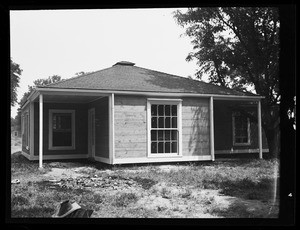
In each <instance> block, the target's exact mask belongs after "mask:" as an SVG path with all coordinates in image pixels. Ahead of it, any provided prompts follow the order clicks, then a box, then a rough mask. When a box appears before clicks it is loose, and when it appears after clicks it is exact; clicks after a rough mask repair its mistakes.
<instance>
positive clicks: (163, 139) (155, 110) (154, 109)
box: [150, 102, 179, 155]
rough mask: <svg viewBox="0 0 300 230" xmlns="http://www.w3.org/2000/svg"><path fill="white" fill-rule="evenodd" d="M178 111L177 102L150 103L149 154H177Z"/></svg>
mask: <svg viewBox="0 0 300 230" xmlns="http://www.w3.org/2000/svg"><path fill="white" fill-rule="evenodd" d="M178 112H179V109H178V103H168V102H165V103H156V102H153V103H150V122H151V123H150V154H151V155H159V154H164V155H169V154H177V155H178V154H179V124H178V123H179V120H178ZM175 133H176V135H175Z"/></svg>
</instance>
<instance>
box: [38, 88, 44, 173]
mask: <svg viewBox="0 0 300 230" xmlns="http://www.w3.org/2000/svg"><path fill="white" fill-rule="evenodd" d="M39 99H40V108H39V110H40V111H39V112H40V122H39V126H40V130H39V168H43V95H42V94H40V97H39Z"/></svg>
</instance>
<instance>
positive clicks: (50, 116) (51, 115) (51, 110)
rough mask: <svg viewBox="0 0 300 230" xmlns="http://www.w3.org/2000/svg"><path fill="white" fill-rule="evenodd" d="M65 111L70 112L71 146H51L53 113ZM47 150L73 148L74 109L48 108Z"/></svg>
mask: <svg viewBox="0 0 300 230" xmlns="http://www.w3.org/2000/svg"><path fill="white" fill-rule="evenodd" d="M54 113H65V114H71V118H72V121H71V125H72V131H71V132H72V145H71V146H53V123H52V121H53V114H54ZM48 140H49V145H48V146H49V150H74V149H75V110H70V109H49V138H48Z"/></svg>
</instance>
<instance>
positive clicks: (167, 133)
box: [165, 130, 171, 141]
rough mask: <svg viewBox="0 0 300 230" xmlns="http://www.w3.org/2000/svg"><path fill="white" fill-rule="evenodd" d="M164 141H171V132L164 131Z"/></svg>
mask: <svg viewBox="0 0 300 230" xmlns="http://www.w3.org/2000/svg"><path fill="white" fill-rule="evenodd" d="M165 140H166V141H168V140H171V131H170V130H166V131H165Z"/></svg>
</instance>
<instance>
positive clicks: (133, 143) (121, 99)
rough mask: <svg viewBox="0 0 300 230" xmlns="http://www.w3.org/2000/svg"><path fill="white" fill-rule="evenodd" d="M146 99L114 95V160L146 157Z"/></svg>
mask: <svg viewBox="0 0 300 230" xmlns="http://www.w3.org/2000/svg"><path fill="white" fill-rule="evenodd" d="M146 105H147V99H146V97H138V96H119V95H115V108H114V121H115V123H114V127H115V158H128V157H146V156H147V113H146Z"/></svg>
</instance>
